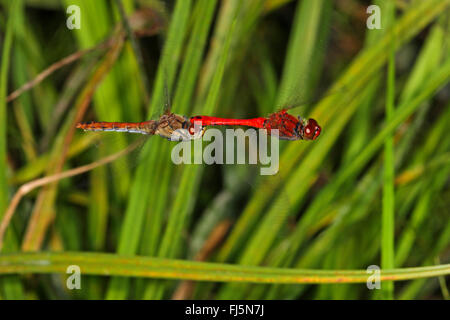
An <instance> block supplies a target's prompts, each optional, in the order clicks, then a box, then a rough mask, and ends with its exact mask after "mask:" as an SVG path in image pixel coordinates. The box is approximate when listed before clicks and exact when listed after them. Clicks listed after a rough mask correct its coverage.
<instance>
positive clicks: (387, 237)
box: [381, 2, 396, 300]
mask: <svg viewBox="0 0 450 320" xmlns="http://www.w3.org/2000/svg"><path fill="white" fill-rule="evenodd" d="M394 10H395V4H394V3H393V2H389V5H388V6H387V8H385V10H384V11H383V13H384V16H386V15H388V16H389V17H391V16H392V17H394V18H395V12H394ZM394 18H391V19H388V21H389V22H390V25H388V26H386V27H390V26H392V25H393V24H394V23H395V21H394ZM395 51H396V50H395V40H394V42H393V43H392V46H391V49H390V56H389V60H388V73H387V94H386V115H385V118H386V122H389V121H390V120H391V119H392V116H393V113H394V99H395ZM394 167H395V162H394V138H393V135H392V134H391V135H388V136H387V137H386V140H385V143H384V171H383V198H382V204H383V209H382V212H381V268H383V269H392V268H394V232H395V227H394V224H395V195H394V177H395V168H394ZM381 294H382V297H383V298H384V299H389V300H392V299H394V283H393V282H387V283H386V284H385V285H384V286H383V288H382V290H381Z"/></svg>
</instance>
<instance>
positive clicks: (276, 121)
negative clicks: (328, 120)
mask: <svg viewBox="0 0 450 320" xmlns="http://www.w3.org/2000/svg"><path fill="white" fill-rule="evenodd" d="M223 125H225V126H246V127H252V128H257V129H264V130H265V131H266V133H267V134H269V135H271V134H272V131H273V130H278V133H277V137H278V138H279V139H283V140H315V139H317V137H318V136H319V135H320V132H321V128H320V126H319V125H318V123H317V121H316V120H314V119H308V120H304V119H302V118H300V117H294V116H292V115H290V114H288V113H287V111H286V109H283V110H280V111H278V112H275V113H272V114H270V115H269V116H267V117H259V118H252V119H230V118H217V117H211V116H194V117H191V118H187V117H185V116H181V115H178V114H175V113H171V112H166V113H164V114H163V115H162V116H161V117H160V118H159V119H158V120H149V121H144V122H90V123H78V124H77V128H79V129H83V130H87V131H116V132H131V133H140V134H145V135H159V136H161V137H163V138H166V139H169V140H172V141H174V140H175V141H184V140H192V139H199V138H201V137H202V136H203V134H204V133H205V130H206V127H208V126H223Z"/></svg>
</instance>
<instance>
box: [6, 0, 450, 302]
mask: <svg viewBox="0 0 450 320" xmlns="http://www.w3.org/2000/svg"><path fill="white" fill-rule="evenodd" d="M0 3H1V4H2V6H1V11H0V30H1V52H2V60H1V73H0V121H1V123H0V157H1V159H0V166H1V167H0V196H1V198H0V217H2V216H4V214H5V212H6V209H7V208H8V206H9V205H10V202H11V200H12V199H13V195H14V194H15V193H16V192H17V191H18V190H19V187H20V186H21V185H23V184H24V183H27V182H30V181H33V180H35V179H38V178H40V177H44V176H49V175H54V174H58V173H60V172H63V171H65V170H68V169H70V168H75V167H78V166H80V165H84V164H87V163H91V162H93V161H98V160H99V159H102V158H103V157H105V156H107V155H110V154H113V153H115V152H118V151H120V150H123V149H124V148H126V147H127V146H128V145H129V144H130V143H131V141H132V140H131V139H132V138H131V137H129V136H127V135H124V134H117V135H115V136H116V138H115V141H114V142H113V143H112V142H109V143H108V142H106V143H100V142H99V141H100V140H102V135H98V134H89V133H83V132H78V131H75V128H74V126H75V123H76V122H77V121H80V120H82V121H88V120H101V121H142V120H145V119H148V118H149V117H151V115H153V114H158V112H160V111H161V109H162V106H164V104H165V101H167V97H166V95H165V93H164V91H165V90H164V88H165V86H167V89H168V90H167V91H168V92H169V93H170V96H171V99H170V100H171V106H172V111H174V112H176V113H178V114H184V115H188V116H190V115H194V114H205V115H218V116H226V117H254V116H263V115H267V114H269V113H270V112H273V111H275V110H277V109H279V108H280V106H286V105H292V104H299V103H300V102H308V101H309V102H312V101H314V103H309V104H307V105H305V106H303V107H302V108H296V109H293V110H292V113H294V114H301V115H302V116H305V117H306V116H309V117H312V118H315V119H316V120H317V121H318V122H319V124H320V125H321V126H322V130H323V131H322V135H321V136H320V138H319V139H318V140H317V141H314V142H302V141H296V142H289V141H283V142H281V144H280V146H281V149H282V152H281V155H280V171H279V173H278V174H277V175H275V176H268V177H261V176H259V175H258V174H256V173H257V172H256V170H255V167H254V166H250V165H214V166H200V165H180V166H176V165H173V164H172V162H171V160H170V151H171V146H172V143H170V142H168V141H166V140H164V139H160V138H158V137H154V138H151V139H149V141H148V142H146V144H145V145H144V147H143V148H142V150H141V152H139V160H138V161H137V162H138V165H137V166H136V165H135V163H136V161H135V160H136V159H135V158H136V157H137V156H136V155H135V154H133V155H129V156H125V157H122V158H120V159H119V160H116V161H114V162H113V163H112V164H108V165H105V166H100V167H97V168H96V169H94V170H92V171H89V172H87V173H83V174H80V175H77V176H74V177H71V178H68V179H63V180H59V181H56V182H52V183H50V184H47V185H45V186H44V187H39V188H36V189H34V190H33V191H32V192H30V193H28V194H26V195H25V196H24V197H23V198H22V199H21V201H20V203H19V205H18V207H17V208H16V209H15V210H14V217H13V219H12V221H11V223H10V225H9V227H8V229H7V233H6V237H5V241H4V246H3V249H2V253H1V255H0V275H1V277H0V289H1V290H0V297H1V298H3V299H20V298H30V299H43V298H50V299H57V298H67V297H71V298H82V299H102V298H108V299H125V298H136V299H142V298H143V299H161V298H193V299H205V298H214V299H247V298H251V299H274V298H277V299H295V298H302V299H368V298H385V299H391V298H396V299H419V298H420V299H422V298H436V299H443V298H445V299H448V298H449V294H448V290H447V287H446V283H445V282H446V280H447V282H448V277H447V279H446V278H445V275H448V274H449V273H450V266H449V265H445V263H448V262H449V260H450V250H449V249H450V246H449V244H450V220H449V218H450V209H449V208H450V189H449V170H450V152H449V151H450V136H449V134H448V128H449V127H450V102H449V94H450V93H449V88H448V82H449V79H450V45H449V44H450V32H449V31H450V23H449V20H450V13H449V11H450V1H449V0H428V1H382V0H378V1H374V4H377V5H379V6H380V8H381V23H382V29H380V30H369V29H367V28H366V19H367V17H368V13H366V6H367V5H369V3H368V2H367V3H365V2H364V3H363V2H361V1H354V0H347V1H328V0H315V1H312V0H311V1H309V0H304V1H299V2H297V1H289V0H248V1H241V0H223V1H218V0H197V1H191V0H178V1H175V2H173V3H172V2H170V3H169V4H166V3H164V2H163V1H158V0H147V1H144V0H142V1H138V0H134V1H133V0H122V1H107V0H96V1H86V0H85V1H82V0H79V1H72V0H71V1H66V0H64V1H57V0H28V1H25V0H16V1H13V2H11V1H1V2H0ZM120 3H122V4H123V7H124V9H125V12H126V13H127V15H129V17H130V19H129V20H128V21H129V22H130V25H131V26H130V27H131V29H132V32H133V34H134V37H131V39H133V38H135V37H136V38H137V40H136V42H135V43H137V44H138V45H139V47H140V49H138V48H137V46H133V45H132V44H133V42H130V41H129V39H130V37H128V36H129V35H130V33H129V32H127V28H126V27H125V28H124V27H121V21H123V20H122V18H121V14H120V11H119V10H118V8H119V7H118V4H120ZM71 4H76V5H78V6H79V7H80V8H81V29H80V30H69V29H67V28H66V19H67V17H68V16H69V15H68V14H67V13H66V8H67V7H68V6H69V5H71ZM136 12H140V13H142V14H141V15H136V14H135V13H136ZM140 22H141V23H142V22H143V23H144V24H139V23H140ZM128 31H129V30H128ZM142 31H147V35H146V36H144V35H143V32H142ZM108 39H109V40H108ZM107 40H108V41H107ZM105 41H106V42H105ZM101 43H103V44H104V45H100V44H101ZM90 48H93V49H92V50H91V51H89V52H87V53H86V54H84V55H83V56H82V57H81V58H80V59H77V61H76V62H74V63H71V64H68V65H66V66H64V67H62V68H60V69H58V70H56V71H55V72H54V73H52V74H51V75H50V76H48V77H47V78H46V79H45V80H43V81H41V82H40V83H37V84H36V85H34V86H33V87H32V88H31V89H30V90H28V91H26V92H24V93H23V94H21V95H20V96H19V97H18V98H17V99H15V100H13V101H11V102H7V101H6V97H7V96H8V95H9V94H10V93H11V92H13V91H14V90H16V89H17V88H19V87H20V86H22V85H23V84H25V83H27V82H28V81H31V80H32V79H34V78H36V76H37V75H38V74H39V73H40V72H42V71H43V70H46V69H47V68H48V67H49V66H50V65H51V64H52V63H54V62H56V61H59V60H60V59H62V58H63V57H66V56H68V55H70V54H72V53H75V52H78V53H79V54H81V53H83V52H82V51H80V50H85V49H90ZM140 56H141V57H142V58H140ZM442 88H444V89H442ZM318 96H319V97H322V98H321V99H319V100H318V101H316V97H318ZM106 135H110V134H106ZM22 191H23V190H22ZM105 253H108V254H105ZM176 259H182V260H183V261H182V260H176ZM193 260H197V261H198V262H193ZM208 262H213V263H208ZM72 264H76V265H80V266H81V270H82V274H83V273H84V274H89V276H83V277H82V289H81V290H67V289H66V286H65V284H66V279H67V275H66V274H65V271H66V268H67V266H68V265H72ZM369 265H379V266H381V268H382V269H383V270H386V271H382V276H384V278H382V280H383V282H382V284H381V290H373V291H371V290H368V289H367V287H366V285H365V282H366V278H367V274H366V272H365V269H366V268H367V267H368V266H369ZM433 265H437V266H436V267H430V268H419V269H408V268H410V267H425V266H433ZM258 266H264V267H270V268H260V267H258ZM318 270H325V271H318ZM345 270H350V271H345ZM358 270H359V271H358ZM30 273H31V274H32V275H30ZM49 273H52V274H53V276H50V275H49ZM18 274H19V275H18ZM437 276H438V277H437ZM428 277H431V278H428ZM386 279H388V280H404V279H410V280H408V281H401V282H392V281H388V282H386V281H384V280H386ZM188 280H204V281H194V282H192V281H188ZM352 282H359V283H357V284H355V283H352ZM311 283H313V284H311Z"/></svg>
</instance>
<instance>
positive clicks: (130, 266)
mask: <svg viewBox="0 0 450 320" xmlns="http://www.w3.org/2000/svg"><path fill="white" fill-rule="evenodd" d="M72 264H75V265H78V266H80V269H81V270H82V272H83V274H93V275H102V276H125V277H148V278H163V279H183V280H198V281H227V282H231V281H235V282H255V283H292V284H298V283H366V282H367V271H366V270H308V269H303V270H302V269H277V268H267V267H250V266H236V265H230V264H220V263H207V262H197V261H185V260H172V259H162V258H150V257H130V256H123V255H114V254H107V253H77V252H58V253H57V252H53V253H51V252H44V253H38V252H33V253H31V252H30V253H17V254H7V255H3V256H1V258H0V274H24V273H62V274H66V271H67V267H68V266H69V265H72ZM448 274H450V265H449V264H443V265H435V266H428V267H418V268H402V269H391V270H382V271H381V274H380V280H381V281H387V280H389V281H400V280H409V279H417V278H425V277H437V276H444V275H448Z"/></svg>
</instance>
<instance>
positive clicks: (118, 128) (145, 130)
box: [77, 120, 158, 134]
mask: <svg viewBox="0 0 450 320" xmlns="http://www.w3.org/2000/svg"><path fill="white" fill-rule="evenodd" d="M157 125H158V123H157V122H156V121H154V120H150V121H144V122H104V121H102V122H95V121H94V122H87V123H86V122H85V123H78V124H77V128H79V129H82V130H85V131H115V132H130V133H140V134H154V133H155V130H156V127H157Z"/></svg>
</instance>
